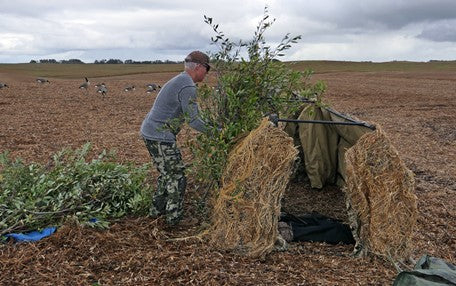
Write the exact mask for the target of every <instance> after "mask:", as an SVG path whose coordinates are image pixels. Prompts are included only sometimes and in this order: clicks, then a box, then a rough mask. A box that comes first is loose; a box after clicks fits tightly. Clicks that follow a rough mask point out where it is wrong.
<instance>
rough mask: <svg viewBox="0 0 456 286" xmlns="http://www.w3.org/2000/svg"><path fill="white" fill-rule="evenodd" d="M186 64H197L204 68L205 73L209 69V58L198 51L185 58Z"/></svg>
mask: <svg viewBox="0 0 456 286" xmlns="http://www.w3.org/2000/svg"><path fill="white" fill-rule="evenodd" d="M185 61H186V62H192V63H197V64H200V65H202V66H204V67H205V68H206V70H207V71H209V70H210V69H211V66H210V65H209V56H208V55H206V54H205V53H203V52H200V51H193V52H191V53H190V54H188V56H187V57H185Z"/></svg>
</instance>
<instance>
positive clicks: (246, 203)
mask: <svg viewBox="0 0 456 286" xmlns="http://www.w3.org/2000/svg"><path fill="white" fill-rule="evenodd" d="M296 155H297V150H296V148H295V147H294V144H293V139H292V138H291V137H289V136H288V135H287V134H286V133H285V132H284V131H282V130H280V129H279V128H277V127H274V126H272V124H271V123H270V122H269V121H268V120H267V119H263V121H262V122H261V124H260V126H259V127H258V128H257V129H255V130H253V131H252V132H250V134H249V135H248V136H247V137H245V138H244V139H243V140H242V141H240V142H239V143H238V145H236V146H235V148H234V149H233V151H232V152H231V153H230V155H229V157H228V164H227V167H226V170H225V172H224V174H223V179H222V188H221V190H220V192H219V195H218V198H217V199H216V201H215V205H214V212H213V219H212V226H211V229H210V231H209V236H210V240H211V242H212V244H213V245H215V246H216V247H219V248H222V249H227V250H239V251H241V252H242V253H244V254H246V255H248V256H251V257H264V255H266V254H268V253H269V252H271V251H272V249H273V248H274V243H275V242H276V240H277V237H278V227H277V224H278V218H279V215H280V208H281V205H280V200H281V198H282V195H283V193H284V191H285V188H286V186H287V183H288V181H289V177H290V175H291V171H292V165H293V161H294V159H295V157H296Z"/></svg>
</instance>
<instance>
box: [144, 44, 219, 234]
mask: <svg viewBox="0 0 456 286" xmlns="http://www.w3.org/2000/svg"><path fill="white" fill-rule="evenodd" d="M209 69H210V66H209V57H208V56H207V55H206V54H204V53H202V52H200V51H193V52H191V53H190V54H189V55H188V56H187V57H186V58H185V70H184V72H182V73H181V74H179V75H177V76H175V77H174V78H172V79H171V80H170V81H168V82H167V83H166V84H165V85H164V86H163V87H162V88H161V90H160V92H159V93H158V96H157V98H156V99H155V102H154V104H153V106H152V109H151V110H150V111H149V113H148V114H147V116H146V118H145V119H144V121H143V122H142V125H141V135H142V136H143V138H144V142H145V143H146V147H147V149H148V150H149V154H150V155H151V157H152V160H153V162H154V163H155V166H156V167H157V170H158V171H159V172H160V176H159V177H158V184H157V190H156V192H155V193H154V196H153V201H152V205H151V208H150V216H151V217H158V216H161V215H164V216H165V217H166V222H167V223H168V224H169V225H176V224H178V223H179V221H180V220H181V218H182V213H183V208H182V205H183V201H184V193H185V187H186V185H187V180H186V177H185V173H184V172H185V166H184V163H183V161H182V155H181V152H180V150H179V148H178V147H177V145H176V135H177V134H178V133H179V130H180V127H181V125H182V124H183V122H184V121H187V122H188V124H189V125H190V127H192V128H194V129H196V130H198V131H200V132H205V131H206V130H208V126H207V124H206V123H205V122H204V121H203V120H202V119H201V118H200V115H199V110H198V105H197V103H196V86H195V83H198V82H201V81H203V80H204V78H205V76H206V74H207V73H208V72H209Z"/></svg>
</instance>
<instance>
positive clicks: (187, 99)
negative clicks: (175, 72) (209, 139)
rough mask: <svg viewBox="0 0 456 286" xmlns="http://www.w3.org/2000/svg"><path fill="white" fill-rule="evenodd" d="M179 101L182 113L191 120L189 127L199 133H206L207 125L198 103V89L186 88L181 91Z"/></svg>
mask: <svg viewBox="0 0 456 286" xmlns="http://www.w3.org/2000/svg"><path fill="white" fill-rule="evenodd" d="M179 101H180V104H181V107H182V111H183V112H184V114H185V115H186V116H187V118H188V120H189V122H188V125H190V127H192V128H193V129H196V130H198V131H199V132H206V131H207V124H206V122H204V121H203V120H202V119H201V117H200V113H199V108H198V103H197V102H196V87H194V86H186V87H184V88H183V89H181V91H180V92H179Z"/></svg>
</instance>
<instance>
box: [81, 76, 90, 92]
mask: <svg viewBox="0 0 456 286" xmlns="http://www.w3.org/2000/svg"><path fill="white" fill-rule="evenodd" d="M84 79H85V82H84V83H83V84H81V85H80V86H79V88H80V89H88V88H89V85H90V81H89V79H88V78H86V77H85V78H84Z"/></svg>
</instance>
